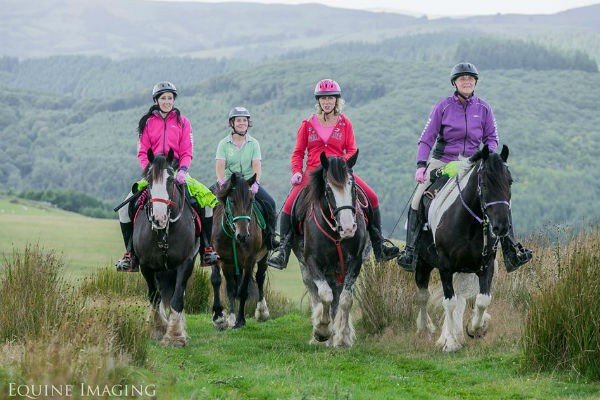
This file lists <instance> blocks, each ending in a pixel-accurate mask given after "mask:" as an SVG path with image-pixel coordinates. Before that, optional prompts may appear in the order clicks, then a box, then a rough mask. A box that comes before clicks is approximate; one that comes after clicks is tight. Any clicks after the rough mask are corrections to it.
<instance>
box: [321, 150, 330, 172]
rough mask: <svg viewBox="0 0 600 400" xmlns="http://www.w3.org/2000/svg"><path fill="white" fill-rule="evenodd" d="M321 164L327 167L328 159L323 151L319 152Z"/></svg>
mask: <svg viewBox="0 0 600 400" xmlns="http://www.w3.org/2000/svg"><path fill="white" fill-rule="evenodd" d="M321 165H322V166H323V168H324V169H327V168H329V160H328V159H327V156H326V155H325V152H324V151H322V152H321Z"/></svg>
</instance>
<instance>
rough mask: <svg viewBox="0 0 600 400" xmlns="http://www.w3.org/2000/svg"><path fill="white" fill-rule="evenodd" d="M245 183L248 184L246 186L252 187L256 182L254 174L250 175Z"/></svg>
mask: <svg viewBox="0 0 600 400" xmlns="http://www.w3.org/2000/svg"><path fill="white" fill-rule="evenodd" d="M246 182H248V186H252V185H254V182H256V174H254V175H252V176H251V177H250V179H248V180H247V181H246Z"/></svg>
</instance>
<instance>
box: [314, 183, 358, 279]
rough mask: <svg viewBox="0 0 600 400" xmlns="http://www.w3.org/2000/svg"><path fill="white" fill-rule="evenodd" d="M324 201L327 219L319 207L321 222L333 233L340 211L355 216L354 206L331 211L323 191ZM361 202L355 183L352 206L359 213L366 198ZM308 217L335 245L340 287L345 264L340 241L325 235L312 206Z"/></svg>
mask: <svg viewBox="0 0 600 400" xmlns="http://www.w3.org/2000/svg"><path fill="white" fill-rule="evenodd" d="M325 201H326V203H327V207H328V209H329V218H328V217H327V216H326V215H325V213H324V212H323V207H319V211H320V213H321V216H322V217H323V221H325V223H326V224H327V226H329V229H331V230H332V231H333V232H337V230H336V227H337V221H336V219H335V217H336V216H337V214H338V213H339V212H340V211H342V210H351V211H352V212H353V213H354V214H355V215H356V206H354V205H344V206H340V207H336V208H335V209H333V210H332V207H331V202H330V201H329V196H328V195H327V190H326V191H325ZM363 201H364V204H363V203H362V202H361V201H360V200H359V199H358V196H357V188H356V183H353V186H352V204H358V206H359V210H361V212H362V208H360V207H363V206H366V204H367V203H366V198H365V199H363ZM310 215H311V216H312V218H313V220H314V222H315V225H316V226H317V228H318V229H319V231H321V233H322V234H323V236H325V237H326V238H327V239H329V240H330V241H332V242H333V243H334V244H335V250H336V252H337V255H338V262H339V264H340V272H339V273H337V274H336V280H337V283H338V285H341V284H343V283H344V278H345V276H346V262H345V261H344V251H343V249H342V239H340V238H338V239H336V238H334V237H333V236H331V235H330V234H329V233H327V231H326V230H325V228H323V226H322V225H321V224H320V223H319V220H318V218H317V213H316V212H315V207H314V204H313V205H312V206H311V208H310ZM309 217H310V216H309ZM330 219H331V220H332V221H333V223H331V222H330ZM334 224H335V225H334Z"/></svg>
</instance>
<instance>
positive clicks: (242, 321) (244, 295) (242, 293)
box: [233, 260, 255, 329]
mask: <svg viewBox="0 0 600 400" xmlns="http://www.w3.org/2000/svg"><path fill="white" fill-rule="evenodd" d="M247 262H248V264H247V265H245V266H243V267H242V271H243V272H242V282H241V284H240V287H239V288H240V290H239V296H238V297H239V299H240V303H239V305H238V311H237V317H236V319H235V325H233V329H238V328H241V327H243V326H245V325H246V315H245V308H246V300H247V299H248V285H249V284H250V280H251V279H252V269H253V267H254V263H255V261H254V260H250V261H247Z"/></svg>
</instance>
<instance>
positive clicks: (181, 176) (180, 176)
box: [175, 169, 187, 185]
mask: <svg viewBox="0 0 600 400" xmlns="http://www.w3.org/2000/svg"><path fill="white" fill-rule="evenodd" d="M186 176H187V172H186V171H184V170H182V169H180V170H179V171H177V175H176V176H175V180H176V181H177V183H179V184H180V185H183V184H184V183H185V178H186Z"/></svg>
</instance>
